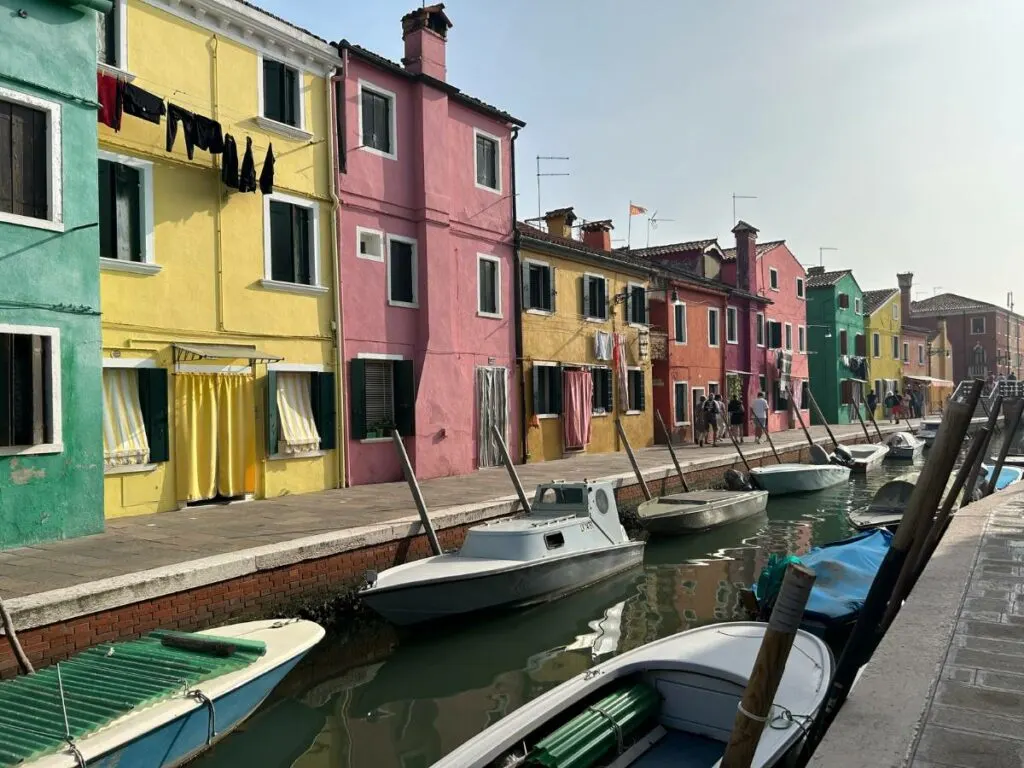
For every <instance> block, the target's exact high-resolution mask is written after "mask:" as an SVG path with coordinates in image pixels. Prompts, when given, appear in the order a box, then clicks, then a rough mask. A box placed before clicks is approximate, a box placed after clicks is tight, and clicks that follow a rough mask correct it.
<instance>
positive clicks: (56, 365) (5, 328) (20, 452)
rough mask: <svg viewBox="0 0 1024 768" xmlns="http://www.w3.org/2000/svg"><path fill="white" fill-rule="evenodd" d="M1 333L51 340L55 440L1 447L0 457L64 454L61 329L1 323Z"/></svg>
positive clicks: (52, 404) (51, 411)
mask: <svg viewBox="0 0 1024 768" xmlns="http://www.w3.org/2000/svg"><path fill="white" fill-rule="evenodd" d="M0 333H9V334H21V335H25V336H48V337H49V338H50V394H51V398H52V400H51V403H50V417H51V427H52V429H53V440H52V442H49V443H41V444H39V445H23V446H18V445H7V446H0V456H35V455H38V454H43V453H64V430H63V421H64V420H63V416H62V409H61V394H62V392H61V354H60V328H53V327H50V326H45V325H8V324H7V323H0Z"/></svg>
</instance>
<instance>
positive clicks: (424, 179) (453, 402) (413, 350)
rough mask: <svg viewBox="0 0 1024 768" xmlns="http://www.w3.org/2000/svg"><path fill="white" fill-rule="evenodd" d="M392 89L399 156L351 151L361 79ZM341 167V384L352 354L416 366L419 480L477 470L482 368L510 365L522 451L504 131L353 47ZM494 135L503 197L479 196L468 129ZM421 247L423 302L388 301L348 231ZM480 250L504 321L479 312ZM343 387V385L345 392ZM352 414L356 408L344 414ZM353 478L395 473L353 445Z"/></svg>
mask: <svg viewBox="0 0 1024 768" xmlns="http://www.w3.org/2000/svg"><path fill="white" fill-rule="evenodd" d="M361 80H362V81H365V82H368V83H370V84H372V85H374V86H377V87H378V88H381V89H386V90H387V91H390V92H392V93H394V94H395V110H394V111H395V122H396V133H397V142H396V147H395V149H396V150H397V159H391V158H388V157H383V156H381V155H380V154H377V153H374V152H372V151H368V150H367V149H363V148H360V147H359V143H360V141H359V136H360V129H359V82H360V81H361ZM343 89H344V93H343V101H344V105H345V109H344V114H343V115H342V116H341V118H340V119H341V120H343V121H344V132H345V142H344V143H345V146H346V148H347V155H346V158H347V172H346V173H342V174H339V176H338V189H339V196H340V198H341V203H342V210H341V222H340V232H339V236H340V240H341V243H340V261H341V279H342V289H341V302H342V304H341V307H342V313H343V326H344V345H345V357H346V358H347V360H346V372H347V373H346V383H347V384H349V385H350V384H351V382H350V381H348V376H349V372H350V366H349V361H351V360H352V359H353V358H356V357H357V356H358V355H359V354H361V353H363V354H365V353H375V354H389V355H401V356H403V358H405V359H412V360H413V361H414V362H415V372H416V409H415V412H416V435H415V437H413V438H410V439H408V440H407V441H406V448H407V450H408V452H409V455H410V458H411V459H412V461H413V465H414V468H415V470H416V474H417V476H418V477H419V478H421V479H425V478H429V477H439V476H444V475H458V474H464V473H468V472H472V471H473V470H474V469H475V468H476V465H477V453H478V452H477V440H476V431H477V413H476V409H475V407H474V404H475V402H476V379H475V376H476V371H475V369H476V366H477V365H489V364H490V365H497V366H504V367H505V368H507V369H508V380H509V413H508V423H509V430H508V440H509V448H510V450H511V451H512V453H513V455H515V453H516V451H517V446H518V443H519V426H520V415H519V403H520V399H521V398H520V394H519V391H518V387H517V381H518V377H517V376H516V374H515V326H514V321H515V312H514V310H515V302H514V297H513V286H514V279H513V278H514V275H513V264H514V253H513V245H512V232H513V227H512V197H511V194H510V193H511V190H512V177H511V173H510V166H511V129H510V128H509V127H508V126H506V125H505V124H503V123H502V122H500V121H499V120H497V119H492V118H491V117H490V116H488V115H486V114H483V113H480V112H476V111H474V110H472V109H469V108H468V107H466V106H464V105H462V104H460V103H457V102H456V101H454V100H453V99H451V98H449V96H448V94H447V93H445V92H443V91H441V90H439V89H437V88H435V87H433V86H431V85H429V84H426V83H424V82H422V81H417V80H414V79H412V78H409V77H406V76H403V75H400V74H397V73H394V72H392V71H390V70H388V69H386V68H384V67H382V66H378V65H375V64H372V63H369V62H366V61H364V60H363V59H362V58H360V57H358V56H356V55H355V54H354V53H353V52H348V60H347V67H346V72H345V76H344V81H343ZM474 128H477V129H479V130H482V131H485V132H486V133H488V134H491V135H493V136H496V137H498V138H499V139H500V145H501V151H500V155H501V192H500V193H496V192H493V191H490V190H486V189H479V188H477V186H476V184H475V182H476V176H475V139H474V133H473V129H474ZM357 227H366V228H371V229H375V230H378V231H383V232H384V233H385V234H386V235H400V236H404V237H409V238H413V239H415V240H416V242H417V270H418V280H417V288H418V297H417V298H418V304H419V306H418V308H407V307H397V306H391V305H390V304H389V303H388V296H387V263H386V262H387V250H386V246H385V262H384V263H381V262H379V261H372V260H368V259H365V258H360V257H359V256H358V255H357V253H358V237H357V232H356V228H357ZM477 254H487V255H493V256H496V257H497V258H498V259H499V260H500V265H501V266H500V272H501V275H500V278H501V288H500V300H501V313H502V317H501V318H500V319H494V318H489V317H480V316H478V315H477V296H478V294H477V290H478V288H477ZM348 391H351V386H349V390H348ZM350 412H351V409H350ZM348 441H349V442H348V450H349V454H348V455H349V482H350V483H351V484H353V485H360V484H365V483H376V482H386V481H390V480H397V479H400V478H401V469H400V466H399V463H398V460H397V458H396V456H395V451H394V448H393V446H392V445H390V443H389V442H381V443H364V442H360V441H354V440H352V439H351V430H349V438H348Z"/></svg>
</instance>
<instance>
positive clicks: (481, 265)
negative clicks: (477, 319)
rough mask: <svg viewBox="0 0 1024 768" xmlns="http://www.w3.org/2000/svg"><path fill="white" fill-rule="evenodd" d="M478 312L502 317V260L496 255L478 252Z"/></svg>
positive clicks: (488, 315)
mask: <svg viewBox="0 0 1024 768" xmlns="http://www.w3.org/2000/svg"><path fill="white" fill-rule="evenodd" d="M476 274H477V312H478V313H479V314H480V315H483V316H484V317H501V262H500V261H498V259H497V258H496V257H494V256H485V255H484V254H477V257H476Z"/></svg>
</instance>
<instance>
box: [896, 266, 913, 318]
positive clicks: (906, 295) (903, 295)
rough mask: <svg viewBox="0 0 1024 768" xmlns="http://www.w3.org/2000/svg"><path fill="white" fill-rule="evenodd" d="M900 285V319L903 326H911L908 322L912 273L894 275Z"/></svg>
mask: <svg viewBox="0 0 1024 768" xmlns="http://www.w3.org/2000/svg"><path fill="white" fill-rule="evenodd" d="M896 279H897V280H898V281H899V284H900V318H901V321H902V322H903V324H904V325H913V323H911V322H910V302H911V298H910V287H911V286H912V285H913V284H914V273H913V272H903V273H901V274H898V275H896Z"/></svg>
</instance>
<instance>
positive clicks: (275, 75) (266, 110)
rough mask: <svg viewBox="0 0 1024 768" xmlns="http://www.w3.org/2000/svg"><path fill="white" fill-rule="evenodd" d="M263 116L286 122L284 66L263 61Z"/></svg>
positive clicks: (275, 62)
mask: <svg viewBox="0 0 1024 768" xmlns="http://www.w3.org/2000/svg"><path fill="white" fill-rule="evenodd" d="M263 114H264V116H265V117H269V118H270V119H271V120H277V121H278V122H279V123H283V122H284V65H283V64H281V63H279V62H277V61H268V60H266V59H264V61H263Z"/></svg>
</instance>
